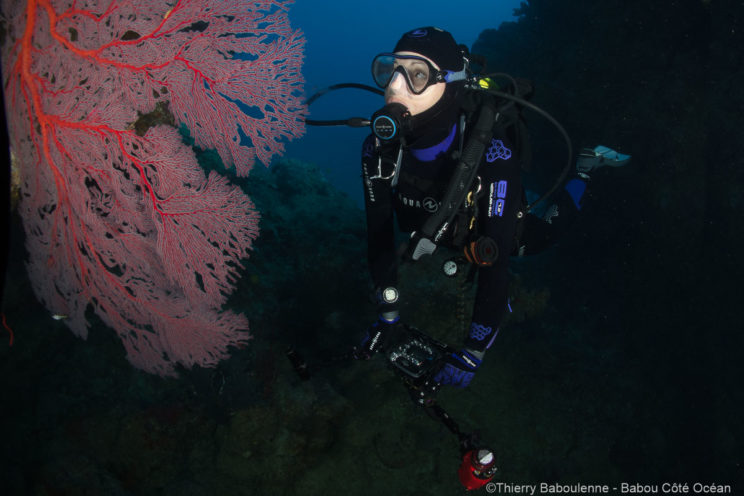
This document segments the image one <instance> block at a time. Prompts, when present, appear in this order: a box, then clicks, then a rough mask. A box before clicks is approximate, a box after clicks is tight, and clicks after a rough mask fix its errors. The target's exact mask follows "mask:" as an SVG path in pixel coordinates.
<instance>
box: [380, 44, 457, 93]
mask: <svg viewBox="0 0 744 496" xmlns="http://www.w3.org/2000/svg"><path fill="white" fill-rule="evenodd" d="M396 73H400V74H402V75H403V79H405V81H406V84H407V85H408V89H409V90H411V93H413V94H414V95H420V94H421V93H423V92H424V91H426V88H428V87H429V86H431V85H433V84H436V83H451V82H453V81H464V80H465V79H467V78H468V74H467V71H466V70H465V67H463V69H462V70H461V71H457V72H455V71H442V70H439V69H437V68H436V67H434V66H433V65H432V63H431V62H429V60H427V59H426V58H424V57H421V56H420V55H403V54H400V53H381V54H379V55H378V56H376V57H375V58H374V60H372V77H373V78H374V80H375V83H376V84H377V86H379V87H380V88H387V86H388V85H389V84H390V81H392V80H393V77H395V74H396Z"/></svg>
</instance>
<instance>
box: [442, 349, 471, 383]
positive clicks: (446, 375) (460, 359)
mask: <svg viewBox="0 0 744 496" xmlns="http://www.w3.org/2000/svg"><path fill="white" fill-rule="evenodd" d="M480 364H481V360H480V359H479V358H478V357H476V356H475V355H474V354H473V353H472V352H470V351H468V350H460V351H458V352H455V353H452V354H450V355H449V356H447V357H446V358H445V363H444V366H443V367H442V368H441V369H440V370H439V372H437V373H436V375H435V376H434V380H435V381H436V382H438V383H439V384H443V385H448V386H455V387H460V388H464V387H467V386H468V384H470V381H471V380H473V376H474V375H475V371H476V370H477V369H478V366H479V365H480Z"/></svg>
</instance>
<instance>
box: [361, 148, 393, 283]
mask: <svg viewBox="0 0 744 496" xmlns="http://www.w3.org/2000/svg"><path fill="white" fill-rule="evenodd" d="M376 175H379V171H378V155H377V153H376V151H374V137H373V136H369V137H368V138H367V140H365V142H364V146H363V152H362V180H363V183H364V205H365V212H366V215H367V262H368V265H369V272H370V275H371V277H372V281H373V283H374V285H375V288H376V289H377V290H382V289H385V288H388V287H395V286H396V283H397V257H396V251H395V231H394V218H393V202H392V190H391V185H390V181H389V180H385V179H375V178H374V177H375V176H376Z"/></svg>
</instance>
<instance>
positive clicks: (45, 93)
mask: <svg viewBox="0 0 744 496" xmlns="http://www.w3.org/2000/svg"><path fill="white" fill-rule="evenodd" d="M289 3H290V2H289V1H278V0H275V1H251V2H244V1H240V0H230V1H222V2H212V1H209V0H178V1H175V0H174V1H171V2H153V1H147V0H129V1H127V0H120V1H115V0H107V1H103V0H101V1H94V0H88V1H77V0H75V1H72V0H67V1H52V0H28V1H27V2H26V3H25V4H24V3H23V2H17V1H16V0H5V1H4V2H3V11H4V15H5V17H6V18H7V19H9V23H8V35H7V39H6V40H5V43H4V45H3V70H4V74H5V75H6V81H4V84H5V88H6V105H7V115H8V116H9V129H10V134H11V146H12V152H13V155H14V167H16V168H18V170H19V172H20V178H21V188H22V200H21V204H20V205H19V211H20V213H21V216H22V218H23V222H24V228H25V230H26V244H27V249H28V252H29V262H28V270H29V276H30V279H31V282H32V285H33V288H34V290H35V292H36V294H37V295H38V296H39V298H40V299H41V300H42V302H43V303H44V304H45V305H46V306H47V308H48V309H49V310H50V311H51V312H52V313H54V314H57V315H64V316H66V320H65V322H66V323H67V324H68V326H69V327H70V328H71V329H72V330H73V332H75V333H76V334H77V335H79V336H82V337H86V336H87V329H88V325H89V324H88V322H87V320H86V311H87V310H88V309H91V308H92V309H93V311H94V312H95V313H96V314H97V315H98V316H99V317H100V318H101V319H102V320H103V321H104V322H105V323H106V324H108V325H109V326H111V327H112V328H114V329H115V330H116V332H117V333H118V334H119V336H120V337H121V339H122V341H123V343H124V346H125V348H126V351H127V357H128V359H129V360H130V362H132V363H133V364H134V365H135V366H137V367H139V368H142V369H144V370H146V371H148V372H152V373H157V374H160V375H174V374H175V364H176V363H180V364H181V365H183V366H186V367H190V366H192V365H193V364H198V365H202V366H212V365H214V364H216V363H217V361H219V360H220V359H222V358H225V357H226V356H227V348H228V346H230V345H239V344H241V343H244V342H245V341H246V340H247V338H248V334H247V332H246V330H247V320H246V318H245V317H244V316H242V315H239V314H235V313H232V312H229V311H220V308H221V306H222V305H223V304H224V303H225V300H226V297H227V295H229V293H230V292H231V291H232V290H233V289H234V284H233V283H234V277H235V275H236V270H237V269H238V268H239V267H240V265H239V264H240V259H241V258H244V257H245V256H246V255H247V252H248V249H249V248H250V245H251V242H252V240H253V239H255V237H256V236H257V234H258V214H257V213H256V212H255V210H254V209H253V205H252V204H251V202H250V200H249V199H248V198H247V197H246V196H245V195H244V194H243V193H242V191H241V190H240V189H239V188H237V187H235V186H232V185H231V184H230V183H229V181H228V180H227V179H226V178H224V177H222V176H220V175H218V174H217V173H215V172H212V173H210V174H209V176H206V175H205V173H204V171H203V170H202V169H201V168H200V167H199V165H198V164H197V162H196V159H195V156H194V153H193V152H192V150H191V149H190V148H189V147H187V146H185V145H184V144H183V143H182V140H181V138H180V135H179V133H178V132H177V130H176V129H175V128H174V127H169V126H165V125H159V126H154V127H150V128H149V129H147V131H146V133H145V134H144V135H140V134H142V133H140V134H138V133H137V132H136V131H135V129H139V128H140V127H139V126H138V125H137V124H139V123H141V122H142V120H143V119H144V118H143V116H147V115H148V114H150V113H152V112H154V111H155V110H156V108H159V109H160V110H162V108H164V106H165V105H166V104H167V105H168V106H169V108H170V110H171V111H172V114H173V116H174V118H175V122H176V123H177V124H182V125H185V126H186V127H188V129H189V132H190V134H191V135H192V137H193V138H194V140H195V142H196V144H197V145H198V146H200V147H203V148H214V149H216V150H217V152H218V153H219V155H220V157H221V158H222V160H223V161H224V163H225V164H226V165H228V166H234V167H235V168H236V170H237V172H238V173H239V174H241V175H246V174H248V172H249V170H250V168H251V166H252V165H253V163H254V161H255V158H256V157H258V158H259V160H261V161H262V162H264V163H267V164H268V163H269V161H270V159H271V157H272V156H273V155H275V154H278V153H281V152H282V151H283V142H284V141H286V140H287V139H290V138H293V137H297V136H299V135H301V133H302V130H303V128H302V121H301V119H302V114H303V113H304V108H303V106H302V104H301V102H300V92H301V89H302V77H301V74H300V66H301V59H302V48H303V43H304V40H303V38H302V36H301V34H300V33H299V32H297V31H293V30H292V29H291V28H290V26H289V22H288V19H287V15H286V8H287V7H286V6H287V5H288V4H289ZM246 110H249V111H248V112H247V111H246ZM251 145H252V146H251Z"/></svg>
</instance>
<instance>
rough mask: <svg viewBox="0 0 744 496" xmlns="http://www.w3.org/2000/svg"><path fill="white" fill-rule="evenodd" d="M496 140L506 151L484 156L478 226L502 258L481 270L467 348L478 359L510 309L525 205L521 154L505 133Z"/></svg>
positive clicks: (489, 344) (481, 170) (479, 271)
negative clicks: (513, 260)
mask: <svg viewBox="0 0 744 496" xmlns="http://www.w3.org/2000/svg"><path fill="white" fill-rule="evenodd" d="M496 139H500V140H501V145H502V146H503V147H504V149H503V150H504V153H503V154H501V155H500V156H499V158H496V159H495V160H493V161H492V162H488V161H487V159H486V157H484V159H483V162H482V163H481V166H480V169H479V173H480V176H481V181H482V187H483V189H484V191H483V195H482V196H481V197H480V201H479V205H478V209H479V212H478V213H479V217H478V225H479V234H480V235H482V236H487V237H489V238H491V239H493V240H494V241H495V242H496V245H497V246H498V258H497V259H496V261H495V262H494V263H493V265H490V266H481V267H480V268H479V269H478V287H477V290H476V295H475V302H474V305H473V317H472V321H471V324H470V330H469V332H468V337H467V338H466V340H465V348H466V349H467V350H469V351H470V352H471V353H473V354H474V355H475V356H476V357H477V358H478V359H481V358H482V357H483V355H482V354H483V352H485V350H486V349H487V348H489V347H490V346H491V344H492V343H493V340H494V338H495V337H496V334H497V333H498V329H499V325H500V324H501V321H502V320H503V318H504V315H505V313H506V310H507V297H508V265H509V255H510V254H511V253H512V250H513V248H514V243H515V237H516V226H517V220H518V219H517V216H518V213H519V212H520V210H521V208H522V182H521V170H520V166H519V157H517V156H516V154H512V153H511V148H512V147H511V145H510V144H509V142H508V141H507V140H506V138H505V137H503V135H502V136H499V135H496ZM507 152H508V153H507ZM507 156H508V158H506V157H507ZM491 157H493V155H491Z"/></svg>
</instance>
